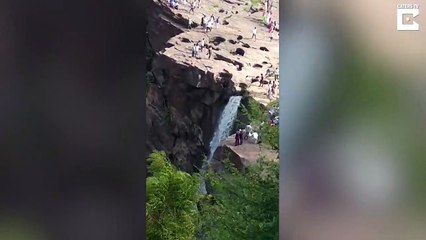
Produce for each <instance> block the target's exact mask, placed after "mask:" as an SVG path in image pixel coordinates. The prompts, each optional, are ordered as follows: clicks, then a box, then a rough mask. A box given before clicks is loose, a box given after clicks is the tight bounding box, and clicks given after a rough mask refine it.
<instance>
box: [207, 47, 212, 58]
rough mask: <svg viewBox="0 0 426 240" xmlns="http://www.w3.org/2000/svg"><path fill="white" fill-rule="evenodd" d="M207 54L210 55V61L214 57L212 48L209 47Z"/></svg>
mask: <svg viewBox="0 0 426 240" xmlns="http://www.w3.org/2000/svg"><path fill="white" fill-rule="evenodd" d="M207 54H208V55H209V59H210V58H211V57H212V46H208V47H207Z"/></svg>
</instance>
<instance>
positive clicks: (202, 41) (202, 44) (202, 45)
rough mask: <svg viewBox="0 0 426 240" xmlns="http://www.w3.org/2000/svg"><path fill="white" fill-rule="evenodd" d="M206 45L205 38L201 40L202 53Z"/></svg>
mask: <svg viewBox="0 0 426 240" xmlns="http://www.w3.org/2000/svg"><path fill="white" fill-rule="evenodd" d="M204 45H205V43H204V38H203V40H201V46H200V51H201V52H202V51H203V48H204Z"/></svg>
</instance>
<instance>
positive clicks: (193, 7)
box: [189, 1, 195, 14]
mask: <svg viewBox="0 0 426 240" xmlns="http://www.w3.org/2000/svg"><path fill="white" fill-rule="evenodd" d="M194 9H195V1H193V2H192V3H191V6H190V7H189V12H192V14H194Z"/></svg>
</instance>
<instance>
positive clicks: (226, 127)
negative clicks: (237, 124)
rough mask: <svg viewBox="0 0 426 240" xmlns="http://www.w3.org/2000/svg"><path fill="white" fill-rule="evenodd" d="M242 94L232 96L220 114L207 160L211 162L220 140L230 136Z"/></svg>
mask: <svg viewBox="0 0 426 240" xmlns="http://www.w3.org/2000/svg"><path fill="white" fill-rule="evenodd" d="M240 102H241V96H232V97H231V98H229V101H228V104H226V106H225V108H224V109H223V111H222V114H221V115H220V118H219V122H218V125H217V127H216V130H215V131H214V134H213V138H212V140H211V141H210V152H209V157H208V158H207V162H210V161H211V159H212V158H213V154H214V152H215V151H216V149H217V147H218V146H219V144H220V142H222V141H223V140H225V139H226V138H227V137H229V133H230V131H231V129H232V125H233V124H234V121H235V118H237V113H238V107H239V106H240Z"/></svg>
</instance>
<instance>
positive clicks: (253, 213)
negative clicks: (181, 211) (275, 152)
mask: <svg viewBox="0 0 426 240" xmlns="http://www.w3.org/2000/svg"><path fill="white" fill-rule="evenodd" d="M226 166H227V171H226V172H225V173H223V174H214V173H209V174H208V180H209V182H210V183H211V185H212V188H213V189H214V193H213V197H210V198H209V199H208V200H209V201H206V202H205V203H204V204H203V205H202V206H203V207H202V217H203V219H204V221H203V222H204V225H203V229H202V230H203V232H204V233H205V234H206V235H207V239H211V240H216V239H217V240H222V239H236V240H237V239H259V240H260V239H268V240H269V239H271V240H272V239H278V233H279V231H278V230H279V225H278V218H279V209H278V206H279V194H278V193H279V165H278V163H277V162H272V161H264V160H262V159H261V160H259V161H258V163H257V164H253V165H250V166H249V167H248V168H247V169H246V171H244V172H242V173H241V172H238V171H237V170H236V169H235V168H233V167H232V166H231V165H230V163H229V162H228V163H227V165H226Z"/></svg>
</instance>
